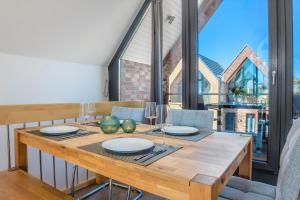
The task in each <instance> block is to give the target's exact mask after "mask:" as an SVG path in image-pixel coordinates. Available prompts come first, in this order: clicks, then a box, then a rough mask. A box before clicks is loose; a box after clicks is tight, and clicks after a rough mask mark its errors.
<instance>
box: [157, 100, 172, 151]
mask: <svg viewBox="0 0 300 200" xmlns="http://www.w3.org/2000/svg"><path fill="white" fill-rule="evenodd" d="M169 110H170V107H169V105H167V104H160V105H157V106H156V116H157V118H156V126H158V127H159V128H160V130H161V132H162V135H163V142H162V145H161V147H162V150H163V151H165V150H166V149H165V146H166V145H165V136H166V133H165V128H166V127H167V126H169V124H167V123H166V119H167V116H168V113H169Z"/></svg>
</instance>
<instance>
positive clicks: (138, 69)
mask: <svg viewBox="0 0 300 200" xmlns="http://www.w3.org/2000/svg"><path fill="white" fill-rule="evenodd" d="M150 80H151V66H150V65H147V64H143V63H137V62H132V61H129V60H120V100H121V101H127V100H145V101H150V88H151V82H150Z"/></svg>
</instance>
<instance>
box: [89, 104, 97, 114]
mask: <svg viewBox="0 0 300 200" xmlns="http://www.w3.org/2000/svg"><path fill="white" fill-rule="evenodd" d="M88 109H89V113H90V117H93V116H94V114H95V112H96V105H95V103H93V102H91V103H89V108H88Z"/></svg>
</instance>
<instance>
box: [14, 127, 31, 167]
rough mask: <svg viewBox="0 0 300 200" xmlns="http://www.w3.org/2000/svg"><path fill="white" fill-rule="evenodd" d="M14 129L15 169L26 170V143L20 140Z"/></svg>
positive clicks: (16, 130)
mask: <svg viewBox="0 0 300 200" xmlns="http://www.w3.org/2000/svg"><path fill="white" fill-rule="evenodd" d="M18 131H19V130H18V129H15V161H16V169H22V170H24V171H26V172H28V160H27V145H26V144H23V143H21V142H20V133H19V132H18Z"/></svg>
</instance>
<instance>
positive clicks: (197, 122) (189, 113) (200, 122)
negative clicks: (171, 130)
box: [167, 109, 213, 129]
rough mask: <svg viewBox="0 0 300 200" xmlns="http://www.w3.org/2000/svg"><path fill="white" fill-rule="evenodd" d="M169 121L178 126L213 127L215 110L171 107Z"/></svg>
mask: <svg viewBox="0 0 300 200" xmlns="http://www.w3.org/2000/svg"><path fill="white" fill-rule="evenodd" d="M167 123H169V124H172V125H176V126H192V127H197V128H207V129H212V126H213V112H212V111H208V110H181V109H171V110H170V112H169V114H168V118H167Z"/></svg>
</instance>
